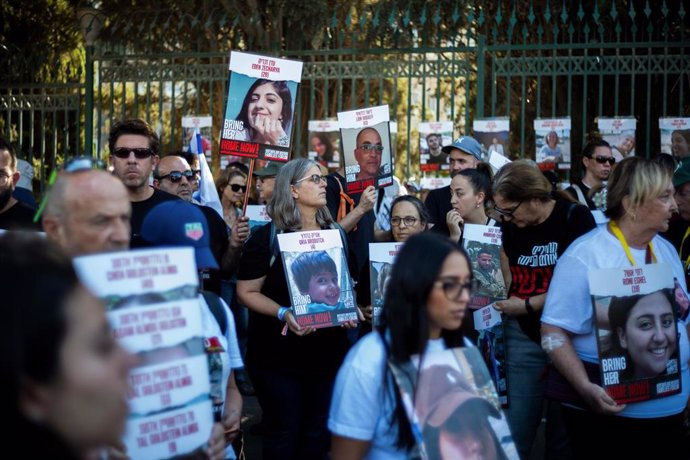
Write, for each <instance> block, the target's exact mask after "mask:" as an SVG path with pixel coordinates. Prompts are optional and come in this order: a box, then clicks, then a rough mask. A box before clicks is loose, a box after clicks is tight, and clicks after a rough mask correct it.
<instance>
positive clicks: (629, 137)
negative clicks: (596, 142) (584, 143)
mask: <svg viewBox="0 0 690 460" xmlns="http://www.w3.org/2000/svg"><path fill="white" fill-rule="evenodd" d="M636 126H637V120H636V119H634V118H632V117H621V118H618V117H616V118H605V117H599V118H597V127H598V129H599V133H600V134H601V137H602V139H604V140H605V141H606V142H608V143H609V144H611V153H612V154H613V157H614V158H615V159H616V162H620V161H621V160H622V159H623V158H627V157H632V156H635V127H636Z"/></svg>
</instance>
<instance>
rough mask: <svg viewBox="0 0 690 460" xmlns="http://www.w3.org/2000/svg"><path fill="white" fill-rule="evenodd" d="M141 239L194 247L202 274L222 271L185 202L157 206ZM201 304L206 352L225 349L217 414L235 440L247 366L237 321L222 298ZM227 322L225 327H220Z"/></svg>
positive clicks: (201, 220)
mask: <svg viewBox="0 0 690 460" xmlns="http://www.w3.org/2000/svg"><path fill="white" fill-rule="evenodd" d="M141 237H142V240H143V241H144V242H145V243H146V244H147V245H149V246H153V247H159V246H186V247H192V248H193V249H194V257H195V259H196V265H197V269H198V270H199V271H202V270H207V269H218V264H217V263H216V258H215V256H214V255H213V253H212V252H211V248H210V237H209V229H208V223H207V222H206V218H205V217H204V214H203V213H202V212H201V210H199V208H198V207H197V206H195V205H193V204H191V203H187V202H186V201H184V200H170V201H165V202H163V203H160V204H158V205H156V206H154V207H153V208H152V209H151V210H150V211H149V212H148V214H147V215H146V216H145V217H144V221H143V222H142V225H141ZM210 298H212V299H214V301H215V302H219V307H220V308H219V310H220V311H217V312H216V313H214V312H213V310H212V307H211V306H210V305H209V300H206V299H210ZM199 304H200V306H201V313H202V321H201V324H202V327H203V329H204V331H203V334H204V339H205V340H204V346H205V347H206V351H207V352H211V351H217V350H209V346H210V345H213V346H215V347H221V348H222V350H221V351H220V353H219V356H220V358H221V360H222V362H223V365H222V378H221V379H219V380H217V381H216V380H215V379H214V378H211V394H212V395H217V398H213V403H214V414H216V416H219V417H220V422H221V423H222V425H223V429H224V431H225V434H226V439H227V440H232V439H233V438H234V437H235V436H237V433H238V432H239V428H240V418H241V415H242V396H241V395H240V392H239V390H238V389H237V384H236V383H235V376H234V369H238V368H241V367H242V366H243V363H242V357H241V355H240V350H239V346H238V344H237V334H236V333H235V321H234V319H233V316H232V314H230V309H229V307H228V305H227V304H226V303H225V301H223V300H222V299H220V298H217V297H213V296H211V297H205V296H201V295H200V296H199ZM217 315H218V316H217ZM221 317H222V318H223V319H221ZM223 320H224V326H225V327H223V326H221V324H220V321H223ZM223 329H224V330H225V333H223ZM212 377H213V376H212ZM216 420H218V419H216Z"/></svg>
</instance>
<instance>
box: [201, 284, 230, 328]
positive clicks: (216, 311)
mask: <svg viewBox="0 0 690 460" xmlns="http://www.w3.org/2000/svg"><path fill="white" fill-rule="evenodd" d="M201 295H203V296H204V300H205V301H206V305H208V309H209V310H211V313H213V317H214V318H216V321H217V322H218V326H220V332H221V333H222V334H223V335H225V334H226V333H227V331H228V317H227V316H226V315H227V314H226V311H225V307H224V306H223V303H222V302H221V301H220V297H218V295H217V294H216V293H214V292H210V291H201Z"/></svg>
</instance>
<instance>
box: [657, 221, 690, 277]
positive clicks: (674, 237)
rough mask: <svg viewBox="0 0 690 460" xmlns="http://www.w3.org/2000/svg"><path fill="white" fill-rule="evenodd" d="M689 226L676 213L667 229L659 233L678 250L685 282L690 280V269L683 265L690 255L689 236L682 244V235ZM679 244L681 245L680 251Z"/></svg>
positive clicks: (688, 223) (689, 224)
mask: <svg viewBox="0 0 690 460" xmlns="http://www.w3.org/2000/svg"><path fill="white" fill-rule="evenodd" d="M689 227H690V222H688V221H687V220H683V219H681V217H680V215H677V214H676V215H674V216H673V219H671V222H670V223H669V226H668V230H667V231H666V232H664V233H661V236H662V237H664V238H666V239H667V240H668V241H670V242H671V244H672V245H673V247H674V248H676V251H678V253H679V255H680V261H681V263H682V264H683V268H684V270H685V282H686V284H688V283H689V282H690V271H689V270H688V268H687V267H685V261H686V260H688V257H690V236H688V238H687V239H686V240H685V244H683V237H684V236H685V232H686V231H687V230H688V228H689ZM681 246H682V247H683V251H682V252H681ZM689 285H690V284H689Z"/></svg>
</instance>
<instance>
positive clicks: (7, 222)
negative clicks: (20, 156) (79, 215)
mask: <svg viewBox="0 0 690 460" xmlns="http://www.w3.org/2000/svg"><path fill="white" fill-rule="evenodd" d="M20 177H21V173H20V172H19V171H18V170H17V155H16V154H15V152H14V148H13V147H12V145H10V143H9V142H7V141H6V140H5V139H3V138H0V229H4V230H10V229H14V230H39V228H40V226H39V225H38V224H35V223H34V221H33V218H34V210H33V209H31V207H29V206H28V205H26V204H24V203H22V202H21V201H18V200H17V199H16V198H14V197H13V196H12V193H13V192H14V189H15V187H16V186H17V182H19V178H20Z"/></svg>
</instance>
